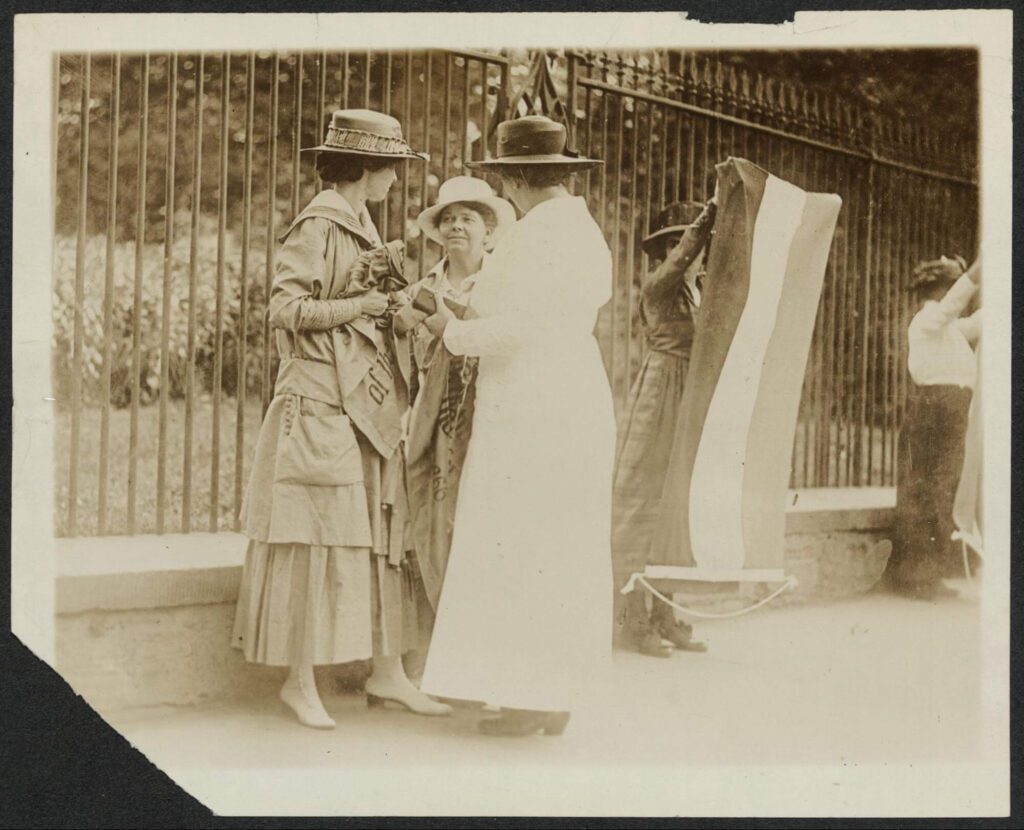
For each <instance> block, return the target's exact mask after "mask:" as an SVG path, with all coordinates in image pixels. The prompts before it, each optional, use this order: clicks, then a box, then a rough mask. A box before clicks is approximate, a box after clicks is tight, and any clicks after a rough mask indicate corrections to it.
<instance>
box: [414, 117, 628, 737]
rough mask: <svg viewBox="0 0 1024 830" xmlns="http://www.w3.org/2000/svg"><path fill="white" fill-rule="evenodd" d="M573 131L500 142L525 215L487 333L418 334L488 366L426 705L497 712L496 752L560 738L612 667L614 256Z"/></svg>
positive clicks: (504, 135) (503, 130)
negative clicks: (609, 356) (571, 148)
mask: <svg viewBox="0 0 1024 830" xmlns="http://www.w3.org/2000/svg"><path fill="white" fill-rule="evenodd" d="M565 144H566V134H565V128H564V127H563V126H562V125H561V124H558V123H556V122H554V121H552V120H550V119H548V118H544V117H541V116H527V117H524V118H520V119H517V120H514V121H506V122H503V123H502V124H500V125H499V127H498V158H497V159H494V160H491V161H487V162H477V163H474V164H471V165H467V166H471V167H480V168H483V169H486V170H490V171H495V172H498V173H499V174H500V175H501V177H502V182H503V186H504V192H505V194H506V195H507V196H508V197H509V198H510V199H511V200H512V202H513V203H514V204H515V205H516V206H517V207H518V208H519V209H520V211H521V213H522V214H524V215H523V218H522V219H520V221H519V222H517V223H516V225H515V226H514V227H512V228H511V229H510V230H509V232H508V233H507V234H506V235H505V237H504V238H503V239H502V241H501V242H500V243H499V244H498V246H497V247H496V249H495V251H494V253H493V254H492V256H491V257H490V259H489V261H488V262H487V263H486V264H485V265H484V267H483V269H482V270H481V272H480V274H479V276H478V277H477V280H476V285H475V287H474V289H473V308H474V310H475V311H476V313H477V314H478V315H479V318H478V319H471V320H470V319H465V320H458V319H456V318H455V317H454V315H452V314H451V312H450V310H449V309H447V308H445V307H444V304H443V303H442V304H439V306H438V308H439V311H438V313H437V314H435V315H433V316H432V317H429V318H427V320H426V321H425V325H427V327H428V328H429V329H430V330H431V331H432V332H433V333H434V334H435V335H436V336H439V337H441V338H443V342H444V345H445V346H446V348H447V349H448V350H449V351H450V352H451V353H452V354H455V355H472V356H477V357H479V358H480V363H479V369H478V375H477V385H476V407H475V412H474V416H473V427H472V430H473V431H472V437H471V439H470V442H469V451H468V455H467V458H466V463H465V467H464V469H463V473H462V479H461V482H460V486H459V498H458V508H457V512H456V519H455V531H454V537H453V540H452V549H451V554H450V557H449V561H448V569H447V573H446V576H445V581H444V586H443V589H442V593H441V599H440V602H439V606H438V616H437V621H436V624H435V628H434V636H433V639H432V641H431V645H430V650H429V652H428V655H427V665H426V669H425V672H424V676H423V681H422V684H421V688H422V690H423V691H425V692H428V693H430V694H435V695H441V696H445V697H449V698H456V699H463V700H478V701H484V702H487V703H491V704H494V705H498V706H501V707H502V709H503V713H502V715H501V716H500V717H497V718H493V719H489V720H485V721H482V722H481V724H480V729H481V731H482V732H484V733H486V734H491V735H528V734H536V733H538V732H543V733H544V734H548V735H554V734H561V732H562V731H563V730H564V729H565V725H566V723H567V722H568V720H569V710H570V709H572V708H573V706H574V704H575V703H577V702H578V701H579V700H580V698H581V695H582V694H583V693H584V692H585V691H586V690H587V688H588V687H589V686H591V685H592V684H593V683H594V682H595V680H596V678H597V677H598V676H599V675H600V673H601V672H602V671H603V670H604V668H605V667H606V665H607V661H608V660H610V652H611V648H610V642H611V628H612V609H611V549H610V531H611V494H612V471H613V466H614V455H615V437H616V436H615V417H614V412H613V407H612V397H611V391H610V389H609V384H608V379H607V375H606V373H605V369H604V364H603V362H602V359H601V354H600V350H599V348H598V344H597V341H596V339H595V338H594V336H593V329H594V325H595V322H596V320H597V313H598V310H599V309H600V307H601V306H602V305H604V304H605V303H606V302H607V301H608V300H609V298H610V297H611V289H612V265H611V254H610V252H609V250H608V245H607V243H606V242H605V239H604V235H603V234H602V232H601V229H600V228H599V227H598V225H597V224H596V223H595V222H594V219H593V218H592V217H591V215H590V212H589V211H588V209H587V205H586V202H585V201H584V200H583V199H582V198H580V197H574V196H572V195H571V194H570V193H569V190H568V188H567V186H566V185H567V183H568V181H569V178H570V176H571V175H572V173H574V172H576V171H579V170H582V169H586V168H587V167H590V166H594V165H596V164H599V163H600V162H598V161H594V160H590V159H582V158H580V157H578V156H575V155H572V154H569V153H566V152H565Z"/></svg>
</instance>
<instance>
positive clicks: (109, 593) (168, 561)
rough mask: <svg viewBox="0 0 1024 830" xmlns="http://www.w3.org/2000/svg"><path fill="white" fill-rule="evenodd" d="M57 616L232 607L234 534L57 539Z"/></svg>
mask: <svg viewBox="0 0 1024 830" xmlns="http://www.w3.org/2000/svg"><path fill="white" fill-rule="evenodd" d="M55 547H56V550H57V594H56V605H57V613H58V614H76V613H82V612H85V611H127V610H132V609H143V608H175V607H179V606H183V605H210V604H215V603H221V602H234V601H235V600H236V599H237V598H238V584H239V580H240V577H241V568H242V563H243V562H244V561H245V547H246V539H245V537H244V536H242V535H240V534H238V533H191V534H168V535H164V536H96V537H83V538H77V539H57V540H56V545H55Z"/></svg>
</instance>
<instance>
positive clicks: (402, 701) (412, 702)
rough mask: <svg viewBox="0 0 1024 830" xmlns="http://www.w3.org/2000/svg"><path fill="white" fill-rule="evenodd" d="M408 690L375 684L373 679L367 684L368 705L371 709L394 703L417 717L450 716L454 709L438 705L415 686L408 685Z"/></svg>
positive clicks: (446, 705)
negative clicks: (388, 702) (390, 702)
mask: <svg viewBox="0 0 1024 830" xmlns="http://www.w3.org/2000/svg"><path fill="white" fill-rule="evenodd" d="M406 685H407V688H405V689H401V690H398V689H396V688H394V687H388V686H384V685H383V684H379V685H378V684H375V683H373V678H370V680H368V681H367V683H366V705H367V706H368V707H369V708H370V709H379V708H383V707H384V704H385V703H386V702H387V701H389V700H390V701H392V702H393V703H397V704H399V705H400V706H404V707H405V708H406V709H408V710H409V711H410V712H415V713H416V714H417V715H434V716H437V715H450V714H451V712H452V707H451V706H449V705H448V704H447V703H438V702H437V701H436V700H433V699H432V698H430V697H427V695H425V694H424V693H423V692H421V691H420V690H419V689H417V688H416V687H415V686H413V685H412V684H411V683H409V684H406Z"/></svg>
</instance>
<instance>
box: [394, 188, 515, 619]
mask: <svg viewBox="0 0 1024 830" xmlns="http://www.w3.org/2000/svg"><path fill="white" fill-rule="evenodd" d="M515 221H516V212H515V208H513V207H512V205H511V204H510V203H509V202H507V201H506V200H505V199H501V198H499V197H498V196H495V195H494V191H493V190H491V187H490V185H489V184H487V182H486V181H484V180H483V179H476V178H471V177H469V176H455V177H454V178H451V179H448V180H447V181H446V182H444V183H443V184H442V185H441V188H440V190H439V192H438V195H437V200H436V201H435V203H434V204H433V205H431V206H430V207H428V208H426V209H424V210H423V211H422V212H421V213H420V214H419V216H418V217H417V219H416V222H417V224H418V225H419V227H420V230H421V231H422V233H423V234H424V235H425V236H426V237H427V238H428V239H430V240H431V241H433V242H436V243H437V244H438V245H440V246H441V249H442V250H443V252H444V255H443V256H442V257H441V259H440V260H439V261H438V263H437V264H436V265H435V266H434V267H433V268H432V269H431V270H430V272H429V273H428V274H427V275H426V277H424V278H423V279H422V280H420V281H419V282H418V283H416V284H415V285H413V286H411V287H410V289H409V294H410V295H411V296H412V297H417V296H418V295H419V294H420V292H428V293H429V294H431V295H433V297H434V301H435V302H436V301H437V298H438V297H444V298H448V299H451V300H453V301H454V302H456V303H458V304H460V305H461V306H463V307H465V308H471V307H472V290H473V285H474V284H475V281H476V276H477V274H478V272H479V271H480V269H481V267H482V266H483V264H484V262H485V260H486V257H487V251H488V250H490V249H492V248H493V247H494V245H495V243H497V242H498V241H499V240H500V239H501V238H502V236H504V234H505V233H506V232H507V231H508V229H509V228H510V227H512V225H513V224H515ZM426 316H427V315H426V313H424V312H419V311H416V310H415V309H414V308H413V307H412V306H409V307H407V308H406V309H403V310H402V311H401V312H399V318H401V319H402V320H403V324H406V325H409V326H410V327H412V326H415V328H414V330H413V351H414V355H415V363H416V367H417V369H418V370H419V375H418V376H419V379H420V387H419V390H418V392H417V393H416V400H415V405H414V407H413V412H412V417H411V419H410V426H409V440H408V441H407V443H406V469H407V475H408V482H409V517H410V521H409V527H410V534H411V538H412V540H413V546H414V547H415V550H416V561H417V563H418V565H419V569H420V573H421V575H422V579H423V584H424V588H425V589H426V594H427V597H428V599H429V601H430V603H431V606H432V607H433V608H435V609H436V607H437V602H438V599H439V597H440V594H441V583H442V582H443V580H444V573H445V570H446V567H447V561H448V552H449V548H450V546H451V530H452V523H453V521H454V517H455V505H456V503H457V499H456V497H457V495H458V486H459V478H460V476H461V470H462V464H463V461H464V460H465V455H466V448H467V443H468V440H469V434H470V429H469V428H470V424H471V422H472V416H473V390H474V381H475V378H476V366H477V359H476V358H475V357H469V356H466V355H459V356H455V355H452V354H451V353H449V352H448V351H447V350H446V349H444V348H440V343H439V341H438V339H437V338H436V337H434V336H433V335H432V334H431V333H430V331H429V330H428V329H427V328H426V326H422V325H418V324H419V323H420V322H422V320H423V319H424V318H425V317H426ZM406 317H408V318H409V320H408V321H407V322H405V318H406Z"/></svg>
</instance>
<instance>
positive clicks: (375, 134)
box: [302, 110, 430, 161]
mask: <svg viewBox="0 0 1024 830" xmlns="http://www.w3.org/2000/svg"><path fill="white" fill-rule="evenodd" d="M302 149H303V152H310V153H312V152H316V153H350V154H352V155H357V156H376V157H378V158H396V159H423V160H424V161H426V160H429V158H430V156H428V155H427V154H426V153H420V152H418V151H416V150H414V149H412V147H410V146H409V144H408V142H407V141H406V140H405V139H404V138H402V125H401V124H400V123H399V122H398V119H397V118H392V117H391V116H390V115H385V114H384V113H382V112H376V111H375V110H336V111H335V112H334V113H333V114H332V115H331V123H330V124H329V125H328V127H327V137H326V138H325V139H324V143H323V144H320V145H318V146H316V147H303V148H302Z"/></svg>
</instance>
